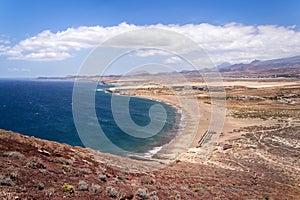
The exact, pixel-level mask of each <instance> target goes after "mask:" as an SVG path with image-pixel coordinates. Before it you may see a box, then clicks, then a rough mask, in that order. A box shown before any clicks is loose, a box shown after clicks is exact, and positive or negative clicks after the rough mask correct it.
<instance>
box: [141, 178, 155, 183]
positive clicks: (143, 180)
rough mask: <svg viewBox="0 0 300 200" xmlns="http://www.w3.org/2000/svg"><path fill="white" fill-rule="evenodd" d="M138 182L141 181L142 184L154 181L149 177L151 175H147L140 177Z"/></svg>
mask: <svg viewBox="0 0 300 200" xmlns="http://www.w3.org/2000/svg"><path fill="white" fill-rule="evenodd" d="M140 182H141V183H142V184H148V185H153V184H154V182H155V181H154V179H153V178H151V177H149V176H142V177H141V178H140Z"/></svg>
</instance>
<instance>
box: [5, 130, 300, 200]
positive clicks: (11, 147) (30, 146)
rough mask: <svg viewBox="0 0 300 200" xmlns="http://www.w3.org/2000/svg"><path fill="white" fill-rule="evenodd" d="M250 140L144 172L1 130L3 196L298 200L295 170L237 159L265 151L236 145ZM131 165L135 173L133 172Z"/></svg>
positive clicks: (126, 163) (90, 152)
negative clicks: (204, 158) (194, 159)
mask: <svg viewBox="0 0 300 200" xmlns="http://www.w3.org/2000/svg"><path fill="white" fill-rule="evenodd" d="M298 131H299V130H298ZM255 136H256V135H254V136H253V135H247V137H245V138H243V139H239V140H237V141H235V142H233V143H232V144H233V146H232V148H231V149H228V150H225V151H224V152H217V151H215V152H213V155H212V156H211V160H210V161H209V162H208V161H205V162H201V161H200V162H198V163H188V162H183V161H180V160H178V161H175V162H174V163H172V164H170V165H168V166H165V167H164V168H161V169H158V170H156V171H151V172H145V171H147V170H145V169H146V168H147V167H148V166H147V164H145V165H144V164H138V163H137V161H133V165H131V162H130V160H129V159H122V158H118V157H116V156H112V155H108V154H101V153H96V152H95V151H93V150H90V149H84V148H81V147H72V146H69V145H66V144H59V143H56V142H50V141H45V140H40V139H36V138H33V137H28V136H23V135H20V134H17V133H13V132H8V131H4V130H1V131H0V157H1V159H0V197H1V199H101V200H104V199H150V200H156V199H300V185H299V183H300V177H299V173H298V171H296V170H298V168H297V169H296V168H295V169H293V170H288V169H286V168H284V167H283V168H281V167H280V166H277V165H272V163H269V162H267V161H265V160H263V159H262V158H260V157H259V156H258V157H257V158H256V157H254V156H252V157H250V156H249V157H246V158H241V159H240V160H239V157H238V155H239V154H242V153H244V154H245V153H247V151H248V149H250V151H253V148H257V149H258V151H257V152H261V151H260V150H259V148H263V147H262V146H259V145H258V144H256V146H255V147H252V148H250V147H249V145H251V144H246V146H242V145H240V144H241V143H244V142H243V141H242V140H245V141H248V143H249V142H250V143H251V140H252V139H253V137H255ZM249 138H250V139H249ZM251 138H252V139H251ZM262 140H263V141H266V138H263V139H262ZM247 145H248V147H247ZM273 145H276V144H275V143H274V144H273ZM286 151H287V150H286ZM276 153H277V154H278V152H275V153H274V152H273V154H276ZM279 153H280V152H279ZM264 156H267V154H266V155H264ZM289 156H290V157H292V158H295V156H296V157H297V155H289ZM298 156H299V155H298ZM298 158H299V157H298ZM216 163H217V164H216ZM118 165H119V166H118ZM111 166H114V167H111ZM132 167H134V170H133V172H130V170H129V169H131V168H132ZM291 171H292V172H293V171H294V172H295V173H294V174H293V173H292V172H291Z"/></svg>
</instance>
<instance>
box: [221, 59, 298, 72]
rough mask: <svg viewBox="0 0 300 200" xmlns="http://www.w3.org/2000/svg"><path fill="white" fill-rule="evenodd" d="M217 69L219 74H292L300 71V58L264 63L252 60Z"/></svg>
mask: <svg viewBox="0 0 300 200" xmlns="http://www.w3.org/2000/svg"><path fill="white" fill-rule="evenodd" d="M218 68H219V70H220V72H280V73H282V72H287V71H290V72H293V71H295V70H296V71H299V70H300V56H294V57H288V58H280V59H274V60H266V61H260V60H254V61H252V62H251V63H248V64H244V63H240V64H234V65H230V64H229V63H223V64H221V65H219V66H218Z"/></svg>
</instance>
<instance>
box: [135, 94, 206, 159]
mask: <svg viewBox="0 0 300 200" xmlns="http://www.w3.org/2000/svg"><path fill="white" fill-rule="evenodd" d="M133 97H139V98H145V99H149V100H153V101H157V102H161V103H165V104H167V105H169V106H171V107H173V108H174V109H175V111H176V112H177V114H179V119H176V123H175V124H174V126H176V134H175V135H174V137H173V138H172V139H171V141H170V142H168V143H165V144H164V145H162V146H159V147H158V146H157V147H154V148H153V149H155V148H160V149H159V150H158V151H157V152H156V153H155V154H153V156H152V157H151V158H150V159H158V160H165V161H167V160H169V161H173V160H176V159H177V158H178V157H179V156H180V155H181V154H184V153H186V152H187V151H188V149H189V148H191V147H193V146H195V145H194V144H195V143H196V141H197V138H199V137H201V136H202V134H200V132H199V129H198V127H199V126H198V125H199V124H198V123H199V122H198V123H197V117H195V113H190V112H189V111H190V110H192V109H191V106H187V107H188V109H186V108H184V107H183V106H181V105H180V104H179V102H178V101H176V100H177V96H173V95H160V96H157V95H134V96H133ZM177 116H178V115H177ZM195 128H196V131H197V133H193V132H191V130H193V129H195ZM203 133H204V132H203ZM199 134H200V135H199Z"/></svg>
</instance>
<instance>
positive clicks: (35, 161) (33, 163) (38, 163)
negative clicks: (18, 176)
mask: <svg viewBox="0 0 300 200" xmlns="http://www.w3.org/2000/svg"><path fill="white" fill-rule="evenodd" d="M25 167H27V168H30V169H45V166H44V165H43V164H42V160H41V159H39V158H37V157H33V158H31V159H30V160H29V161H28V162H27V163H26V164H25Z"/></svg>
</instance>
